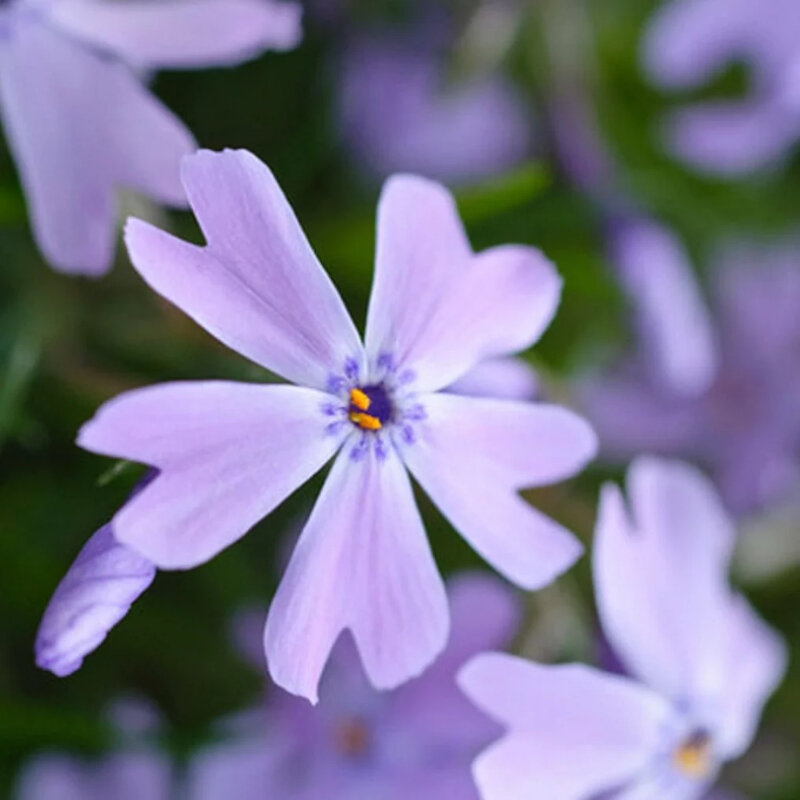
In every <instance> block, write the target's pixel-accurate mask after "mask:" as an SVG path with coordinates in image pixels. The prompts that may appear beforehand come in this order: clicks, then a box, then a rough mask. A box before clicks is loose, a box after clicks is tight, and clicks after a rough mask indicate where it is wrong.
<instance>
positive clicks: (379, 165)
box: [339, 37, 531, 183]
mask: <svg viewBox="0 0 800 800" xmlns="http://www.w3.org/2000/svg"><path fill="white" fill-rule="evenodd" d="M339 116H340V119H341V129H342V133H343V136H344V139H345V141H346V142H347V143H348V145H349V149H350V150H351V152H352V154H353V157H354V158H355V159H357V160H358V161H360V162H361V163H362V164H363V165H364V166H365V167H366V168H367V169H368V170H369V171H371V172H373V173H376V174H378V175H379V176H382V177H383V176H386V175H390V174H391V173H393V172H406V171H408V172H417V173H420V174H423V175H429V176H431V177H435V178H438V179H440V180H444V181H448V182H459V183H463V182H470V181H476V180H480V179H482V178H487V177H491V176H493V175H496V174H498V173H500V172H502V171H504V170H507V169H510V168H512V167H513V166H515V165H516V164H518V163H519V162H520V161H522V160H523V159H524V157H525V155H526V153H527V151H528V148H529V145H530V141H531V131H530V123H529V120H528V115H527V114H526V111H525V109H524V107H523V104H522V101H521V100H520V98H519V96H518V95H517V94H516V93H515V92H514V90H513V88H512V87H511V86H510V84H509V83H508V82H507V81H505V80H504V79H503V78H502V77H500V76H499V75H497V74H489V75H478V76H475V75H473V76H468V77H462V78H460V79H452V80H451V81H450V82H448V81H447V79H446V77H445V65H444V59H443V58H442V57H441V55H440V54H439V53H438V50H437V48H432V47H429V46H422V47H420V46H414V47H412V46H409V45H408V44H404V43H402V42H398V41H394V40H387V39H385V38H379V37H376V38H374V39H364V40H359V41H355V42H353V43H352V44H351V45H350V46H349V47H348V49H347V52H346V55H345V57H344V59H343V66H342V77H341V88H340V98H339Z"/></svg>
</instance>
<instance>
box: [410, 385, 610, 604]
mask: <svg viewBox="0 0 800 800" xmlns="http://www.w3.org/2000/svg"><path fill="white" fill-rule="evenodd" d="M421 402H422V405H423V406H424V408H425V411H426V413H427V419H426V421H425V422H424V423H422V424H420V425H419V426H418V427H417V429H416V430H417V437H416V440H415V441H414V443H413V444H410V445H407V444H403V445H402V447H403V451H402V452H403V457H404V459H405V461H406V464H407V465H408V468H409V469H410V470H411V472H412V474H413V475H414V477H415V478H416V479H417V480H418V481H419V482H420V484H421V485H422V487H423V489H425V491H426V492H427V493H428V494H429V495H430V497H431V499H432V500H433V502H434V503H435V504H436V505H437V506H438V507H439V509H440V510H441V511H442V513H443V514H444V515H445V516H446V517H447V518H448V519H449V520H450V522H451V523H452V524H453V526H454V527H455V528H456V530H457V531H459V533H461V535H462V536H463V537H464V538H465V539H467V541H468V542H470V544H471V545H472V546H473V547H474V548H475V549H476V550H477V551H478V552H479V553H480V554H481V555H482V556H483V557H484V558H485V559H486V560H487V561H489V562H490V563H491V564H492V565H493V566H494V567H495V568H496V569H497V570H499V571H500V572H501V573H502V574H503V575H505V576H506V577H507V578H508V579H509V580H511V581H513V582H514V583H517V584H519V585H520V586H523V587H525V588H527V589H535V588H540V587H541V586H544V585H546V584H547V583H549V582H551V581H552V580H553V579H554V578H555V577H556V576H557V575H559V574H560V573H562V572H563V571H564V570H566V569H567V568H568V567H570V566H571V565H572V564H573V563H574V562H575V560H576V559H577V558H578V556H579V555H580V552H581V546H580V544H579V543H578V542H577V540H576V539H575V538H574V537H573V536H572V534H570V533H569V532H568V531H566V530H565V529H564V528H562V527H561V526H560V525H558V524H557V523H555V522H553V521H552V520H550V519H548V518H547V517H545V516H544V515H542V514H541V513H539V512H538V511H536V510H535V509H534V508H532V507H531V506H530V505H528V504H527V503H526V502H525V501H524V500H522V498H520V497H519V496H518V495H517V494H516V490H517V489H519V488H521V487H523V486H531V485H541V484H545V483H553V482H555V481H558V480H561V479H563V478H565V477H567V476H568V475H573V474H575V473H576V472H577V471H579V470H580V469H581V468H582V467H583V466H584V465H585V464H586V462H587V461H588V460H589V459H590V458H591V457H592V456H593V455H594V451H595V447H596V442H595V438H594V434H593V433H592V431H591V428H589V426H588V425H587V424H586V423H585V422H584V421H583V420H581V419H580V418H579V417H577V416H576V415H574V414H572V413H571V412H569V411H567V410H565V409H561V408H558V407H555V406H544V405H530V404H523V403H514V402H510V401H501V400H482V399H477V398H467V397H457V396H455V395H446V394H439V395H430V396H425V397H423V398H422V399H421Z"/></svg>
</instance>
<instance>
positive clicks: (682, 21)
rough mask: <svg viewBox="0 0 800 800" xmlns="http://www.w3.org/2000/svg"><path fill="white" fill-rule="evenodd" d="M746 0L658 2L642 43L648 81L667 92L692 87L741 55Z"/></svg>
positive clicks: (744, 29)
mask: <svg viewBox="0 0 800 800" xmlns="http://www.w3.org/2000/svg"><path fill="white" fill-rule="evenodd" d="M748 2H750V0H672V2H667V3H664V4H662V6H661V7H660V8H659V10H658V12H657V13H656V15H655V18H654V19H653V21H652V23H651V25H650V28H649V31H648V34H647V37H646V38H645V41H644V49H643V57H644V59H643V60H644V64H645V66H646V68H647V70H648V72H649V74H650V77H651V78H652V79H653V80H654V81H656V82H657V83H659V84H661V85H662V86H669V87H672V88H683V87H688V86H694V85H696V84H698V83H700V82H701V81H703V80H705V79H706V78H708V77H710V76H711V75H712V74H713V73H714V72H716V71H717V70H718V69H720V68H721V67H722V66H723V65H724V64H725V62H727V61H728V60H730V59H732V58H733V57H734V56H736V55H737V54H738V52H739V51H741V49H742V47H743V45H744V43H745V41H746V32H747V27H748V23H749V19H748V17H749V16H750V15H749V12H748Z"/></svg>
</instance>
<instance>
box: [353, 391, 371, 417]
mask: <svg viewBox="0 0 800 800" xmlns="http://www.w3.org/2000/svg"><path fill="white" fill-rule="evenodd" d="M350 404H351V405H353V406H355V407H356V408H357V409H358V410H359V411H369V407H370V406H371V405H372V400H370V399H369V395H367V394H366V393H364V392H362V391H361V389H351V390H350ZM354 421H355V420H354Z"/></svg>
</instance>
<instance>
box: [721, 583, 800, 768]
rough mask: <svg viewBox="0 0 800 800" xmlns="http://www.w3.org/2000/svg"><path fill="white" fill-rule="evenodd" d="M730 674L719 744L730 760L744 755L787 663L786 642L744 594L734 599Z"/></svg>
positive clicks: (728, 656)
mask: <svg viewBox="0 0 800 800" xmlns="http://www.w3.org/2000/svg"><path fill="white" fill-rule="evenodd" d="M727 630H728V632H729V636H728V647H727V652H726V653H725V662H726V663H727V664H728V665H729V666H731V665H735V669H729V671H728V672H727V673H726V683H725V692H724V695H723V709H722V713H721V719H720V723H719V731H720V734H719V747H720V752H721V753H722V755H723V756H724V757H725V758H726V759H734V758H737V757H738V756H740V755H741V754H742V753H743V752H744V751H745V750H746V749H747V748H748V747H749V745H750V743H751V741H752V740H753V737H754V736H755V733H756V730H757V728H758V723H759V720H760V718H761V711H762V709H763V707H764V703H766V701H767V699H768V698H769V696H770V695H771V694H772V693H773V692H774V691H775V689H776V688H777V687H778V684H780V682H781V681H782V679H783V677H784V675H785V673H786V666H787V658H788V654H787V650H786V644H785V643H784V641H783V640H782V639H781V638H780V636H778V635H777V634H776V633H775V632H774V631H773V630H772V629H771V628H769V626H767V625H766V624H765V623H764V621H763V620H761V619H760V618H759V617H758V616H757V615H756V614H755V612H754V611H753V609H752V608H751V607H750V605H749V604H748V602H747V601H746V600H745V599H744V597H742V596H740V595H736V596H734V597H733V598H732V600H731V606H730V611H729V614H728V618H727Z"/></svg>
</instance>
